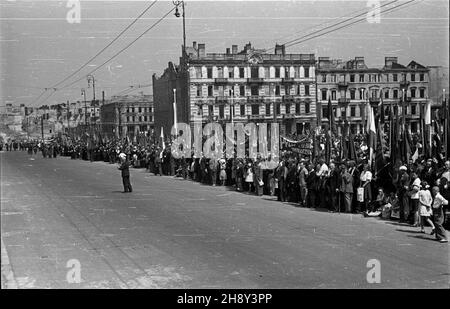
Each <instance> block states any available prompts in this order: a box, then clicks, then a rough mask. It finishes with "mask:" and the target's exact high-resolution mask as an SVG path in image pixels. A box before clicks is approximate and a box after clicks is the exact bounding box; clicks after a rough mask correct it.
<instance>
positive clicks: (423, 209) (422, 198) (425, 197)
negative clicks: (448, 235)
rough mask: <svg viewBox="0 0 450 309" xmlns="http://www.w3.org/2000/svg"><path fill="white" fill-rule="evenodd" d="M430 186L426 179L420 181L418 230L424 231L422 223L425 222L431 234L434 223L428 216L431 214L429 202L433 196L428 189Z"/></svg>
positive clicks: (430, 202)
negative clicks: (429, 227)
mask: <svg viewBox="0 0 450 309" xmlns="http://www.w3.org/2000/svg"><path fill="white" fill-rule="evenodd" d="M429 188H430V186H429V185H428V183H427V182H426V181H424V182H422V188H421V190H420V191H419V215H420V232H422V233H425V228H424V223H425V222H427V223H428V224H429V225H430V226H431V228H432V229H431V235H433V233H434V224H433V221H431V219H430V217H431V215H432V214H433V212H432V210H431V204H432V203H433V198H432V196H431V192H430V190H429Z"/></svg>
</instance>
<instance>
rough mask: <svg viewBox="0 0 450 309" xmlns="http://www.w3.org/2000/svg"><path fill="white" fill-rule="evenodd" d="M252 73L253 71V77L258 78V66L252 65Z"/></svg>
mask: <svg viewBox="0 0 450 309" xmlns="http://www.w3.org/2000/svg"><path fill="white" fill-rule="evenodd" d="M250 73H251V77H253V78H258V77H259V76H258V67H252V68H251V72H250Z"/></svg>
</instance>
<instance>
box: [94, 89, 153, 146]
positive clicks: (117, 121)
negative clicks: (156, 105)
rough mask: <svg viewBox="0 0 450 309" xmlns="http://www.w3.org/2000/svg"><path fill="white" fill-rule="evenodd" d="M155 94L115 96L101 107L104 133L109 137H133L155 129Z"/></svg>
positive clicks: (101, 123) (101, 121)
mask: <svg viewBox="0 0 450 309" xmlns="http://www.w3.org/2000/svg"><path fill="white" fill-rule="evenodd" d="M153 123H154V119H153V96H151V95H144V94H141V95H133V96H132V95H126V96H113V97H112V98H111V99H110V100H109V101H108V102H107V103H106V104H104V105H102V106H101V107H100V125H101V128H102V133H103V135H104V136H105V137H108V138H113V137H117V138H119V137H120V138H124V137H125V136H128V137H130V138H133V137H134V136H137V135H138V134H140V133H144V132H145V133H148V132H151V130H153Z"/></svg>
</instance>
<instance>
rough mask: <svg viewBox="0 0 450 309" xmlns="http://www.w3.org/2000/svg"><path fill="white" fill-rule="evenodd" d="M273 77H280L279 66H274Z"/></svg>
mask: <svg viewBox="0 0 450 309" xmlns="http://www.w3.org/2000/svg"><path fill="white" fill-rule="evenodd" d="M275 78H280V68H279V67H277V68H275Z"/></svg>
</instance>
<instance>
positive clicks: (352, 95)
mask: <svg viewBox="0 0 450 309" xmlns="http://www.w3.org/2000/svg"><path fill="white" fill-rule="evenodd" d="M355 98H356V91H355V89H350V100H354V99H355Z"/></svg>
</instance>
